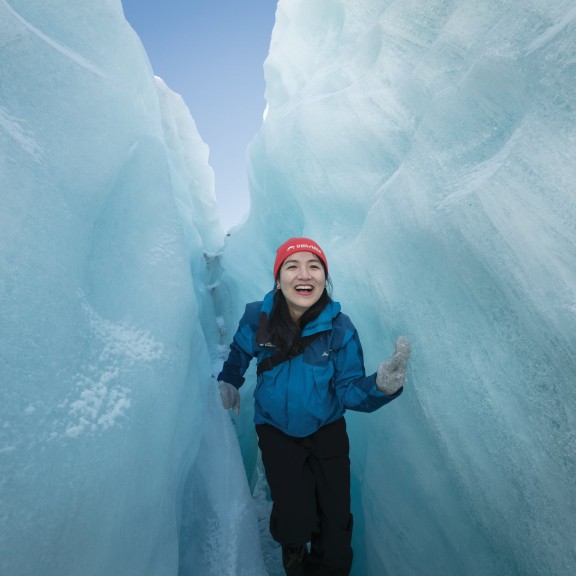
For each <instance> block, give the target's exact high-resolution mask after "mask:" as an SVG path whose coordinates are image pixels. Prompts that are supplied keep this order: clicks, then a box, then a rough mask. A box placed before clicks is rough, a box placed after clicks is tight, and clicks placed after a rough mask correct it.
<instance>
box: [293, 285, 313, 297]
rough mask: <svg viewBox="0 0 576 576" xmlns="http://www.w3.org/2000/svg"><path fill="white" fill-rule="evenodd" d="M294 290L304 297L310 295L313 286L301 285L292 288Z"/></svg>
mask: <svg viewBox="0 0 576 576" xmlns="http://www.w3.org/2000/svg"><path fill="white" fill-rule="evenodd" d="M294 290H296V292H298V294H304V295H306V294H311V293H312V291H313V290H314V286H311V285H310V284H301V285H300V286H294Z"/></svg>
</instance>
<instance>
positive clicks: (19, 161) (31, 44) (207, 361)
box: [0, 0, 263, 576]
mask: <svg viewBox="0 0 576 576" xmlns="http://www.w3.org/2000/svg"><path fill="white" fill-rule="evenodd" d="M0 63H1V64H0V68H1V79H0V390H1V393H2V401H1V402H0V467H1V470H2V473H1V476H0V573H1V574H3V575H4V574H5V575H10V576H37V575H38V574H43V575H46V576H63V575H83V576H90V575H94V576H102V575H103V574H112V575H131V574H133V575H134V576H143V575H146V576H152V575H155V574H157V575H162V576H165V575H167V574H177V573H179V572H180V573H182V574H189V573H192V570H191V566H194V569H195V570H200V571H201V573H202V574H241V573H245V574H247V573H249V574H253V573H256V574H261V573H263V564H262V561H261V558H260V550H259V547H258V544H257V524H256V519H255V516H254V512H253V509H252V505H251V499H250V494H249V491H248V486H247V483H246V481H245V475H244V468H243V464H242V461H241V458H240V456H239V450H238V442H237V439H236V436H235V434H234V430H233V428H232V426H231V424H230V421H229V418H228V416H227V415H226V414H225V413H224V412H223V411H222V410H221V408H220V406H219V404H218V400H217V397H216V387H215V386H214V384H213V382H212V381H211V379H210V376H211V372H212V362H213V358H212V356H213V354H212V350H213V347H214V346H217V345H218V344H219V341H220V339H221V334H220V327H219V325H218V323H217V322H216V315H217V314H218V315H219V316H220V317H222V318H224V317H225V316H226V314H227V313H228V312H227V310H228V308H229V304H228V307H227V297H226V293H225V292H224V293H223V294H222V295H221V296H220V297H219V298H213V293H214V289H215V286H216V285H217V284H218V281H219V280H218V279H219V277H220V275H221V271H220V267H219V261H220V257H219V255H218V253H219V250H220V249H221V243H222V238H223V232H222V230H221V228H220V225H219V223H218V219H217V215H216V208H215V199H214V183H213V174H212V170H211V169H210V167H209V166H208V162H207V158H208V150H207V147H206V146H205V145H204V143H203V142H202V140H201V139H200V137H199V135H198V133H197V131H196V127H195V124H194V122H193V120H192V118H191V117H190V115H189V112H188V110H187V109H186V107H185V106H184V104H183V102H182V100H181V99H180V98H179V97H178V96H177V95H175V94H173V93H172V92H171V91H170V90H169V89H168V88H167V87H166V86H165V85H164V84H163V83H162V81H161V80H159V79H157V80H155V79H154V76H153V74H152V70H151V68H150V65H149V63H148V59H147V57H146V54H145V52H144V49H143V47H142V45H141V44H140V41H139V40H138V38H137V36H136V35H135V34H134V32H133V31H132V29H131V28H130V27H129V26H128V24H127V23H126V21H125V20H124V17H123V13H122V8H121V4H120V1H119V0H105V1H100V2H97V3H94V2H89V1H86V0H80V1H78V0H58V1H56V2H44V1H43V0H34V1H20V0H10V1H7V0H1V1H0ZM246 570H249V572H246ZM195 573H197V572H195Z"/></svg>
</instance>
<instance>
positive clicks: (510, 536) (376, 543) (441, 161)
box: [223, 0, 576, 576]
mask: <svg viewBox="0 0 576 576" xmlns="http://www.w3.org/2000/svg"><path fill="white" fill-rule="evenodd" d="M265 74H266V83H267V88H266V98H267V102H268V108H267V116H266V120H265V122H264V125H263V127H262V129H261V130H260V132H259V133H258V135H257V136H256V137H255V138H254V140H253V141H252V143H251V146H250V149H249V155H248V156H249V174H250V188H251V206H252V208H251V212H250V215H249V218H248V220H247V222H246V224H245V225H244V227H242V228H241V229H239V230H236V231H234V233H233V234H232V236H231V238H230V239H229V241H228V244H227V248H226V251H225V254H224V261H223V263H224V266H225V267H226V269H227V271H228V274H229V275H230V276H231V277H233V278H234V279H235V280H236V282H237V283H238V285H239V286H240V287H241V289H240V295H241V298H242V299H244V300H246V301H250V300H254V299H257V298H258V297H260V296H261V295H262V293H263V292H264V291H265V290H266V289H269V288H271V287H272V285H273V284H272V262H273V258H274V249H275V247H276V246H278V245H279V244H280V243H281V242H283V241H284V240H285V239H286V238H288V237H290V236H300V235H304V236H309V237H311V238H314V239H315V240H317V241H318V242H319V243H320V245H321V246H322V247H323V249H324V250H325V252H326V254H327V256H328V260H329V264H330V270H331V275H332V277H333V282H334V297H335V298H336V299H338V300H340V301H341V302H342V304H343V309H344V311H345V312H347V313H348V314H349V315H350V316H351V318H352V320H353V321H354V322H355V324H356V326H357V328H358V330H359V332H360V336H361V339H362V342H363V345H364V348H365V356H366V358H365V359H366V365H367V369H368V370H369V371H371V372H373V371H374V370H375V369H376V367H377V365H378V363H379V362H380V361H382V360H385V359H386V358H387V357H388V356H389V355H390V354H391V353H392V352H393V350H394V341H395V339H396V337H397V336H399V335H405V336H407V337H408V338H409V340H410V341H411V343H412V357H411V367H410V372H409V378H408V384H407V387H406V392H405V394H404V395H403V396H402V397H401V398H400V399H399V400H396V401H395V402H393V403H392V404H391V405H389V406H386V407H384V408H383V409H382V410H381V411H379V412H377V413H376V414H373V415H369V416H366V415H357V414H353V413H350V412H349V413H348V416H347V418H348V422H349V426H350V428H351V430H352V432H351V434H352V465H353V473H354V493H353V501H354V506H355V510H354V513H355V518H356V522H355V541H354V544H355V551H356V556H355V566H354V570H353V573H354V574H355V575H358V576H361V575H366V574H367V575H370V576H381V575H388V574H389V575H394V576H400V575H402V576H408V575H410V576H416V575H418V576H421V575H423V574H426V575H427V576H435V575H443V576H445V575H448V574H449V575H453V576H461V575H463V574H466V575H467V576H474V575H477V576H480V575H481V574H482V575H485V574H502V575H504V574H505V575H506V576H513V575H517V576H536V575H539V576H541V575H543V574H555V575H559V576H560V575H561V576H569V575H571V574H574V572H575V570H576V546H575V545H574V542H575V536H576V442H575V441H576V437H575V430H576V410H575V407H576V184H575V182H576V9H575V8H574V2H572V1H563V0H553V1H548V0H546V1H543V0H542V1H539V0H528V1H527V2H508V1H506V2H476V1H466V0H464V1H453V2H446V1H426V2H425V1H409V2H392V1H384V0H382V1H378V0H355V1H350V0H333V1H330V2H309V1H307V0H280V2H279V6H278V11H277V15H276V26H275V29H274V32H273V35H272V42H271V49H270V54H269V57H268V59H267V60H266V63H265Z"/></svg>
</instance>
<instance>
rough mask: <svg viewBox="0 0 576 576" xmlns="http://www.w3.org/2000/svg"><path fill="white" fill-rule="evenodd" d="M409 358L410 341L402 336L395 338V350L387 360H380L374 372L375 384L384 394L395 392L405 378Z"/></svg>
mask: <svg viewBox="0 0 576 576" xmlns="http://www.w3.org/2000/svg"><path fill="white" fill-rule="evenodd" d="M408 358H410V342H408V339H407V338H405V337H404V336H400V338H398V340H396V351H395V352H394V354H393V355H392V357H391V358H390V360H388V361H387V362H382V364H380V366H378V371H377V372H376V386H377V388H378V390H380V392H384V394H386V396H392V395H393V394H396V392H398V390H400V388H402V386H404V382H405V380H406V370H407V369H408Z"/></svg>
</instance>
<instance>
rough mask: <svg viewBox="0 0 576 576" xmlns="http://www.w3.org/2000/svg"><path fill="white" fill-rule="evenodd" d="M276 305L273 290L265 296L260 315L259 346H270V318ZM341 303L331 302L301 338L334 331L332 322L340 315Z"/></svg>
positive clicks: (305, 329)
mask: <svg viewBox="0 0 576 576" xmlns="http://www.w3.org/2000/svg"><path fill="white" fill-rule="evenodd" d="M273 305H274V290H271V291H270V292H268V294H266V296H264V300H263V301H262V308H261V313H260V322H259V325H258V332H257V334H256V342H257V343H258V344H263V345H270V332H269V330H268V317H269V316H270V312H271V311H272V306H273ZM340 309H341V306H340V303H339V302H335V301H333V300H332V301H331V302H329V303H328V305H327V306H326V307H325V308H324V310H322V312H320V314H319V316H318V317H317V318H316V319H315V320H313V321H312V322H309V323H308V324H306V326H305V327H304V330H302V334H301V336H310V335H311V334H316V333H317V332H324V331H326V330H331V329H332V321H333V320H334V318H336V316H338V314H339V313H340Z"/></svg>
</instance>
